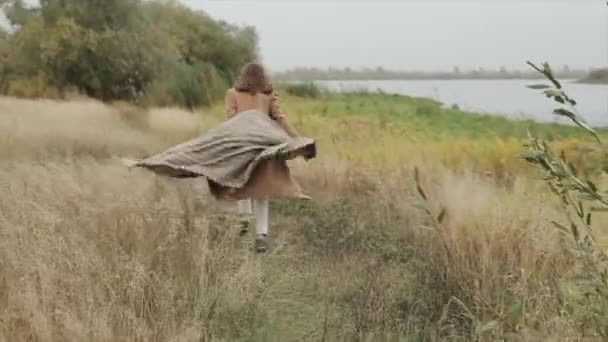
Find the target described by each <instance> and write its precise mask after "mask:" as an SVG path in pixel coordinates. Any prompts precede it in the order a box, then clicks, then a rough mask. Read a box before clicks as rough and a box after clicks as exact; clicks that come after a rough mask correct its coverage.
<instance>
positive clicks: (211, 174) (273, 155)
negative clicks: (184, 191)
mask: <svg viewBox="0 0 608 342" xmlns="http://www.w3.org/2000/svg"><path fill="white" fill-rule="evenodd" d="M226 110H227V112H228V116H229V119H228V120H226V121H225V122H223V123H221V124H220V125H218V126H217V127H215V128H213V129H210V130H209V131H207V132H205V133H203V134H202V135H201V136H199V137H197V138H194V139H192V140H190V141H186V142H184V143H181V144H179V145H176V146H173V147H171V148H169V149H168V150H165V151H163V152H161V153H158V154H156V155H152V156H150V157H147V158H144V159H142V160H138V161H129V163H128V165H130V166H136V167H142V168H145V169H148V170H150V171H153V172H155V173H157V174H160V175H164V176H169V177H174V178H193V177H206V178H207V181H208V184H209V189H210V190H211V193H212V194H213V196H214V197H215V198H217V199H225V200H239V199H246V198H294V197H302V196H303V195H304V194H303V192H302V188H301V187H300V186H299V185H298V183H297V182H296V181H295V180H293V179H292V177H291V175H290V174H289V168H288V167H287V162H286V161H287V160H290V159H293V158H297V157H300V156H301V157H303V158H305V159H311V158H315V157H316V153H317V152H316V144H315V141H314V140H313V139H311V138H307V137H302V136H297V134H296V132H295V131H294V130H293V128H291V126H290V125H289V123H288V122H287V119H286V117H285V115H284V113H283V112H282V111H281V109H280V107H279V99H278V96H277V95H276V94H272V95H264V94H257V95H250V94H243V93H239V92H236V91H234V90H229V91H228V93H227V95H226Z"/></svg>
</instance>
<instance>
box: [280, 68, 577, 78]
mask: <svg viewBox="0 0 608 342" xmlns="http://www.w3.org/2000/svg"><path fill="white" fill-rule="evenodd" d="M586 73H587V71H586V70H574V69H570V68H569V67H568V66H564V67H563V68H562V69H561V70H559V71H557V72H556V74H557V75H558V76H559V77H561V78H566V79H578V78H581V77H583V76H584V75H586ZM274 77H275V78H276V79H278V80H281V81H328V80H331V81H334V80H335V81H348V80H351V81H358V80H458V79H461V80H462V79H471V80H483V79H536V78H540V77H539V76H538V74H536V73H534V72H531V71H521V70H508V69H506V68H499V69H495V70H490V69H484V68H478V69H472V70H461V69H460V68H458V67H454V68H453V69H452V70H451V71H435V72H433V71H397V70H387V69H384V68H382V67H377V68H361V69H351V68H328V69H321V68H294V69H291V70H287V71H283V72H279V73H276V74H275V75H274Z"/></svg>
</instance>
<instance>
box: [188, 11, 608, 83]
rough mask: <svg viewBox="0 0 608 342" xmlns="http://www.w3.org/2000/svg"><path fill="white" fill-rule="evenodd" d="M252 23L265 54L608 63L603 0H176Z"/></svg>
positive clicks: (312, 61)
mask: <svg viewBox="0 0 608 342" xmlns="http://www.w3.org/2000/svg"><path fill="white" fill-rule="evenodd" d="M182 2H183V3H185V4H187V5H188V6H190V7H192V8H196V9H203V10H204V11H206V12H207V13H209V14H210V15H211V16H213V17H215V18H218V19H224V20H226V21H228V22H231V23H237V24H248V25H253V26H255V27H256V28H257V30H258V33H259V35H260V38H261V42H260V45H261V53H262V56H263V59H264V60H263V61H264V63H266V64H268V65H269V66H270V67H271V69H273V70H275V71H279V70H283V69H286V68H291V67H295V66H315V67H331V66H334V67H345V66H349V67H355V68H356V67H363V66H369V67H375V66H383V67H385V68H391V69H406V70H411V69H442V70H443V69H445V70H449V69H451V68H452V67H453V66H455V65H458V66H460V67H461V68H472V67H478V66H483V67H486V68H498V67H500V66H503V65H504V66H506V67H507V68H519V69H523V68H526V66H525V61H526V60H527V59H531V60H533V61H536V62H543V61H549V62H550V63H551V64H552V65H555V66H558V65H559V66H561V65H564V64H568V65H570V66H571V67H576V68H588V67H597V66H605V65H608V6H607V5H606V1H604V0H483V1H482V0H443V1H441V0H425V1H423V0H418V1H416V0H401V1H398V0H394V1H390V0H367V1H365V0H358V1H356V0H241V1H234V0H182Z"/></svg>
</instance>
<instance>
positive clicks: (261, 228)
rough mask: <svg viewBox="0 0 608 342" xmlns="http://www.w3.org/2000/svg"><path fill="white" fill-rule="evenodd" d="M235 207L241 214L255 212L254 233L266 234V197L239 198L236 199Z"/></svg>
mask: <svg viewBox="0 0 608 342" xmlns="http://www.w3.org/2000/svg"><path fill="white" fill-rule="evenodd" d="M252 202H253V203H252ZM252 204H253V205H252ZM252 206H253V208H252ZM237 208H238V211H239V214H241V215H252V214H255V231H256V233H257V234H258V235H268V199H254V200H248V199H247V200H241V201H238V203H237ZM252 209H253V210H252Z"/></svg>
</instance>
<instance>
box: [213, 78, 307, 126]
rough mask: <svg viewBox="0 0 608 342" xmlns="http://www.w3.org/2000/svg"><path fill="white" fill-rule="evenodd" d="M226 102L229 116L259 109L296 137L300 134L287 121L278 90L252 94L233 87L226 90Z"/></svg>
mask: <svg viewBox="0 0 608 342" xmlns="http://www.w3.org/2000/svg"><path fill="white" fill-rule="evenodd" d="M225 103H226V113H227V114H228V118H231V117H233V116H234V115H236V114H237V113H240V112H244V111H248V110H258V111H260V112H262V113H267V114H268V115H270V117H271V118H272V119H274V120H275V121H277V122H278V123H280V124H281V126H283V128H284V129H285V131H286V132H287V134H289V135H290V136H291V137H296V136H297V135H298V133H297V132H296V131H295V130H294V129H293V127H291V125H290V124H289V122H288V121H287V118H286V117H285V114H284V113H283V111H282V109H281V105H280V100H279V96H278V94H277V93H276V92H273V93H272V94H270V95H266V94H263V93H257V94H255V95H251V94H249V93H244V92H239V91H237V90H236V89H234V88H231V89H229V90H228V91H227V92H226V100H225Z"/></svg>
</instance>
